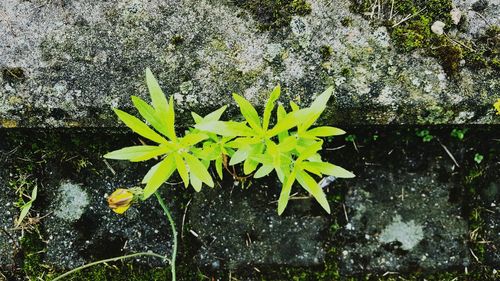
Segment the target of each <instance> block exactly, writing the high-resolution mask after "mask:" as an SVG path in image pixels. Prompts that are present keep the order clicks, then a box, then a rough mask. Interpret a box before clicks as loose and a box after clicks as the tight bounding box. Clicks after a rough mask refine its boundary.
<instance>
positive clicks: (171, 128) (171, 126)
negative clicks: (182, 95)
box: [165, 96, 177, 141]
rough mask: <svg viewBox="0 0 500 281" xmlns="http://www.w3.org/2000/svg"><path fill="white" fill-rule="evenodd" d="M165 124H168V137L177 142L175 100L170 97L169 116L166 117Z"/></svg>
mask: <svg viewBox="0 0 500 281" xmlns="http://www.w3.org/2000/svg"><path fill="white" fill-rule="evenodd" d="M165 120H166V121H165V122H166V124H167V137H169V138H170V139H171V140H173V141H176V140H177V136H176V135H175V111H174V98H173V97H172V96H170V102H169V103H168V110H167V114H166V115H165Z"/></svg>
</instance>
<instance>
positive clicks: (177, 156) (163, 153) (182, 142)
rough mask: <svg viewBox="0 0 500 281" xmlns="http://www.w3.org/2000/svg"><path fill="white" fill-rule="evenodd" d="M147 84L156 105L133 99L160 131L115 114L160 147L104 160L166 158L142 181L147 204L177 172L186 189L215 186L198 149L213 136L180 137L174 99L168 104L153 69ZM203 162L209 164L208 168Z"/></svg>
mask: <svg viewBox="0 0 500 281" xmlns="http://www.w3.org/2000/svg"><path fill="white" fill-rule="evenodd" d="M146 83H147V85H148V89H149V92H150V95H151V101H152V105H149V104H148V103H146V102H145V101H144V100H142V99H140V98H138V97H136V96H132V102H133V104H134V106H135V107H136V108H137V110H138V111H139V114H140V115H141V116H142V117H143V118H144V119H145V120H146V121H147V122H148V123H149V124H151V126H152V127H153V128H154V129H155V130H156V131H155V130H154V129H152V128H150V127H149V126H148V125H147V124H146V123H144V122H143V121H141V120H139V119H138V118H137V117H134V116H132V115H130V114H128V113H126V112H124V111H121V110H119V109H114V111H115V113H116V115H118V117H119V118H120V120H122V121H123V123H125V125H127V126H128V127H129V128H131V129H132V130H133V131H134V132H136V133H137V134H139V135H141V136H142V137H144V138H146V139H149V140H151V141H152V142H154V143H156V145H138V146H131V147H125V148H122V149H119V150H116V151H113V152H110V153H107V154H106V155H104V157H105V158H109V159H117V160H130V161H132V162H137V161H146V160H149V159H152V158H155V157H161V158H162V160H161V161H160V162H159V163H157V164H156V165H154V166H153V167H152V168H151V169H150V170H149V172H148V173H147V174H146V175H145V176H144V179H143V180H142V183H143V184H146V187H145V188H144V193H143V198H142V199H143V200H145V199H147V198H148V197H150V196H151V195H152V194H153V193H154V192H155V191H156V190H157V189H158V188H159V187H160V186H161V185H162V184H163V183H164V182H166V181H167V180H168V179H169V178H170V176H171V175H172V174H173V173H174V172H175V171H177V172H178V174H179V176H180V177H181V179H182V181H183V183H184V186H185V187H188V186H189V184H191V186H192V187H193V188H194V189H195V190H196V191H200V190H201V186H202V183H205V184H206V185H208V186H213V185H214V182H213V180H212V177H211V176H210V173H209V172H208V165H207V163H206V160H205V159H200V155H199V150H197V149H195V145H197V144H198V143H200V142H202V141H204V140H206V139H207V138H209V136H208V135H207V134H204V133H201V132H199V131H187V132H186V133H185V135H184V136H183V137H178V136H177V135H176V132H175V112H174V102H173V98H172V97H170V100H169V101H167V99H166V97H165V95H164V94H163V92H162V90H161V88H160V85H159V84H158V82H157V81H156V79H155V78H154V76H153V74H152V73H151V71H150V70H149V69H147V70H146ZM222 112H223V109H221V110H219V111H218V112H216V113H215V114H214V115H216V114H218V113H220V114H222ZM214 115H212V116H210V117H209V119H212V118H213V119H217V118H215V117H214ZM219 116H220V115H219ZM160 134H161V135H160ZM197 152H198V153H197ZM202 160H205V161H204V162H205V164H204V163H203V161H202Z"/></svg>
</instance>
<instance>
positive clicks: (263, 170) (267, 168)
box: [253, 165, 274, 179]
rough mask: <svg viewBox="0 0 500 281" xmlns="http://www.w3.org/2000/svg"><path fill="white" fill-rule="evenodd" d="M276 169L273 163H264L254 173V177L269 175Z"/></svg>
mask: <svg viewBox="0 0 500 281" xmlns="http://www.w3.org/2000/svg"><path fill="white" fill-rule="evenodd" d="M273 170H274V167H273V166H272V165H262V166H261V167H260V168H259V169H258V170H257V172H255V174H254V175H253V177H254V178H256V179H259V178H262V177H265V176H267V175H269V173H271V172H272V171H273Z"/></svg>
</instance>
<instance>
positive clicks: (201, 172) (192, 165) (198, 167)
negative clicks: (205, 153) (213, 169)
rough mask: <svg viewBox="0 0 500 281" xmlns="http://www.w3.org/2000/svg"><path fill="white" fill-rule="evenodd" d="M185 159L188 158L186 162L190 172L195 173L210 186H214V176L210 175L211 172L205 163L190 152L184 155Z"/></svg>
mask: <svg viewBox="0 0 500 281" xmlns="http://www.w3.org/2000/svg"><path fill="white" fill-rule="evenodd" d="M184 160H186V163H187V165H188V167H189V172H191V173H194V175H195V176H196V177H197V178H199V179H200V180H201V181H202V182H204V183H205V184H206V185H208V186H210V187H213V186H214V182H213V180H212V177H211V176H210V173H208V170H207V168H206V167H205V166H204V165H203V163H201V162H200V160H198V158H196V157H194V156H193V155H191V154H189V153H186V154H185V155H184Z"/></svg>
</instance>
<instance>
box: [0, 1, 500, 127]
mask: <svg viewBox="0 0 500 281" xmlns="http://www.w3.org/2000/svg"><path fill="white" fill-rule="evenodd" d="M251 2H254V1H228V0H226V1H207V0H204V1H194V0H185V1H173V0H168V1H159V0H153V1H141V0H114V1H98V2H96V1H91V0H74V1H48V0H33V1H21V0H5V1H2V2H1V3H0V37H1V38H2V40H1V41H0V52H1V54H2V55H1V56H0V70H1V75H0V126H1V127H16V126H29V127H46V126H58V127H59V126H62V127H74V126H117V125H118V124H117V122H116V118H115V117H114V116H113V114H112V111H111V109H110V108H111V107H130V105H131V102H130V100H129V96H130V95H131V94H135V95H140V96H142V97H145V96H146V95H147V93H146V91H145V85H144V82H143V80H144V78H143V71H144V69H145V68H146V67H147V66H149V67H151V68H152V69H153V71H154V72H155V73H156V75H157V76H158V78H159V80H160V81H161V84H162V86H163V88H164V90H165V92H167V93H168V94H173V95H174V97H175V100H176V103H177V108H178V112H179V113H180V117H181V120H180V122H179V124H181V125H186V124H189V123H191V121H190V116H189V114H188V113H189V111H190V110H195V111H197V112H198V113H204V111H208V110H212V109H215V108H217V107H218V106H220V105H223V104H233V109H234V103H232V102H231V101H230V94H231V93H232V92H239V93H242V94H244V96H245V97H246V98H248V99H250V100H251V101H252V102H254V103H256V104H262V103H263V101H264V100H265V98H266V95H267V92H268V91H269V90H270V89H272V87H273V86H274V85H276V84H278V83H281V85H282V88H283V89H285V93H284V94H283V98H282V101H284V102H285V101H287V100H294V101H297V102H299V103H301V104H308V102H309V101H310V99H311V97H312V96H313V95H314V93H318V92H320V91H322V90H324V89H325V88H326V87H327V86H329V85H335V86H336V93H335V97H334V98H333V99H332V101H331V107H329V109H328V112H327V116H328V119H324V120H323V122H325V123H349V124H353V123H354V124H389V123H498V122H499V119H498V118H496V119H495V118H494V111H493V108H492V106H491V105H492V103H493V102H494V101H495V100H496V99H497V98H499V93H500V86H499V80H498V77H499V75H498V72H497V71H495V70H492V69H489V68H483V69H480V70H476V69H467V68H464V69H461V70H460V73H459V74H458V79H457V78H454V79H451V78H450V77H448V75H447V74H446V73H445V71H444V70H443V68H442V67H441V65H440V64H439V63H438V62H437V61H436V59H434V58H429V57H425V56H423V55H424V54H422V53H421V52H418V51H416V52H411V53H405V54H403V53H398V52H397V51H396V50H395V48H393V43H392V42H391V41H390V39H389V36H388V33H387V30H386V28H385V27H376V26H375V27H374V26H372V25H370V22H369V20H366V19H364V18H363V17H361V16H360V15H357V14H354V13H352V12H350V9H349V6H350V5H351V4H352V3H351V2H350V1H348V0H342V1H335V2H332V1H329V0H309V1H293V3H295V2H297V3H299V4H300V3H302V4H304V5H299V4H297V5H295V6H294V5H293V3H292V4H290V5H291V6H290V7H289V6H287V7H288V8H286V9H279V10H277V11H276V13H277V14H280V15H282V17H280V22H279V23H277V22H276V21H275V22H272V21H273V18H272V17H271V16H269V12H267V11H260V10H259V9H256V8H255V4H254V5H252V3H251ZM303 2H304V3H303ZM490 2H491V1H490ZM287 3H288V2H287ZM333 3H335V4H333ZM270 7H273V6H270ZM489 7H493V6H492V5H490V6H489ZM275 8H276V7H275ZM488 9H489V8H488ZM263 24H264V28H263ZM325 120H328V121H325Z"/></svg>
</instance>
